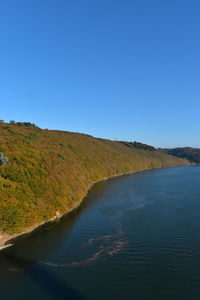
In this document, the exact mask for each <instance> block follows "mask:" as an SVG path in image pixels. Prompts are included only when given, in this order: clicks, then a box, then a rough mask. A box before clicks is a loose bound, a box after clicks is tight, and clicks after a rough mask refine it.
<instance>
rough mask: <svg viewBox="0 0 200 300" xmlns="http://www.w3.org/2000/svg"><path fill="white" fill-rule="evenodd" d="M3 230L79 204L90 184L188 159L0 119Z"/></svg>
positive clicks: (184, 162) (19, 229)
mask: <svg viewBox="0 0 200 300" xmlns="http://www.w3.org/2000/svg"><path fill="white" fill-rule="evenodd" d="M0 152H1V153H2V154H3V155H4V156H5V157H7V158H8V162H5V164H2V165H1V166H0V220H1V221H0V230H1V232H6V233H9V234H13V233H18V232H22V231H25V230H27V229H29V228H31V227H32V226H34V225H37V224H40V223H42V222H44V221H46V220H49V219H51V218H52V217H54V216H55V215H61V214H63V213H65V212H67V211H69V210H70V209H71V208H73V207H75V206H77V205H78V204H79V202H80V201H81V200H82V198H83V197H84V196H85V195H86V194H87V192H88V189H89V188H90V186H91V184H92V183H93V182H95V181H98V180H101V179H104V178H105V177H109V176H113V175H116V174H120V173H123V174H125V173H128V172H134V171H138V170H142V169H149V168H159V167H165V166H176V165H187V164H189V162H188V161H187V160H184V159H180V158H176V157H173V156H170V155H167V154H165V153H161V152H159V151H157V150H143V149H138V148H136V147H134V145H133V146H132V147H127V145H126V144H124V143H122V142H115V141H110V140H105V139H97V138H93V137H91V136H88V135H84V134H80V133H71V132H64V131H55V130H42V129H40V128H37V127H33V126H19V125H16V124H3V123H2V124H0Z"/></svg>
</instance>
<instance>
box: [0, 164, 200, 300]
mask: <svg viewBox="0 0 200 300" xmlns="http://www.w3.org/2000/svg"><path fill="white" fill-rule="evenodd" d="M48 229H49V230H45V231H43V232H36V233H34V234H33V235H31V236H28V237H26V238H23V239H21V240H19V241H18V242H17V243H16V245H15V246H13V247H10V248H8V249H6V250H4V251H2V252H0V299H3V300H4V299H6V300H10V299H28V300H32V299H37V300H40V299H50V300H51V299H99V300H103V299H109V300H112V299H115V300H116V299H131V300H146V299H151V300H156V299H159V300H165V299H166V300H179V299H180V300H185V299H187V300H193V299H195V300H199V299H200V238H199V235H200V167H195V166H192V167H180V168H169V169H159V170H152V171H146V172H140V173H137V174H134V175H129V176H124V177H119V178H115V179H111V180H108V181H107V182H101V183H98V184H96V185H95V186H94V187H93V188H92V190H91V191H90V193H89V195H88V197H87V198H86V199H85V200H84V202H83V204H82V206H81V207H80V208H79V209H78V210H77V211H75V212H74V213H72V214H71V215H70V216H68V217H66V218H65V219H63V220H62V222H60V223H59V224H56V226H55V225H54V226H53V225H51V228H48Z"/></svg>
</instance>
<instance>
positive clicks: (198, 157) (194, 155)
mask: <svg viewBox="0 0 200 300" xmlns="http://www.w3.org/2000/svg"><path fill="white" fill-rule="evenodd" d="M162 151H163V152H164V153H167V154H170V155H174V156H176V157H180V158H186V159H188V160H189V161H190V162H192V163H195V164H200V149H199V148H191V147H183V148H172V149H162Z"/></svg>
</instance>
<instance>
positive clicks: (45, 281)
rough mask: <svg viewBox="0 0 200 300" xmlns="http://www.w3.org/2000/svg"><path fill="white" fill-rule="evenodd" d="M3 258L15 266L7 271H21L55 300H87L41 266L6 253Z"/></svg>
mask: <svg viewBox="0 0 200 300" xmlns="http://www.w3.org/2000/svg"><path fill="white" fill-rule="evenodd" d="M3 256H4V258H5V259H6V260H7V261H9V262H10V263H11V264H12V265H13V266H15V268H13V269H7V271H14V272H15V271H20V270H23V271H24V274H25V275H26V276H28V277H30V278H31V280H32V281H34V282H35V283H36V284H37V285H38V286H39V287H40V288H41V289H42V290H46V291H47V292H48V294H51V295H52V296H53V297H54V298H55V297H56V298H55V299H80V300H84V299H87V298H85V297H84V296H83V295H81V294H80V293H79V292H77V291H76V290H75V289H73V288H72V287H70V286H69V285H68V284H67V283H66V282H64V281H63V280H62V279H60V278H58V277H56V276H55V275H54V274H53V272H51V271H49V270H48V271H47V270H45V269H44V268H43V267H42V266H41V265H35V261H31V260H28V259H23V258H22V257H19V256H16V255H13V254H11V253H7V252H6V253H4V254H3Z"/></svg>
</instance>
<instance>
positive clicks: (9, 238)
mask: <svg viewBox="0 0 200 300" xmlns="http://www.w3.org/2000/svg"><path fill="white" fill-rule="evenodd" d="M187 166H191V165H187ZM176 167H184V165H182V166H166V167H158V168H148V169H141V170H136V171H130V172H127V173H119V174H114V175H112V176H108V177H104V178H103V179H100V180H97V181H93V182H92V183H91V185H90V186H89V188H88V190H87V192H86V194H85V196H84V197H83V198H82V199H81V200H80V201H79V202H78V203H76V205H75V206H74V207H72V208H71V209H69V210H68V211H66V212H65V213H63V214H59V212H58V211H57V212H56V215H55V216H54V217H52V218H51V219H49V220H48V221H44V222H41V223H39V224H37V225H35V226H32V227H31V228H29V229H27V230H26V231H23V232H21V233H17V234H13V235H9V234H7V233H5V234H3V233H0V251H1V250H4V249H6V248H8V247H10V246H13V245H14V242H15V240H17V239H18V238H21V237H23V236H26V235H29V234H31V233H33V232H35V231H37V230H39V229H40V228H42V227H43V226H45V225H47V224H50V223H55V222H56V221H60V220H61V219H62V218H63V217H65V216H67V215H68V214H70V213H71V212H72V211H74V210H75V209H77V208H79V206H80V205H81V204H82V202H83V201H84V199H85V198H86V197H87V195H88V193H89V191H90V190H91V188H92V187H93V186H94V185H95V184H96V183H99V182H102V181H107V180H108V179H112V178H115V177H120V176H126V175H132V174H135V173H139V172H142V171H150V170H156V169H165V168H176Z"/></svg>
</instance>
